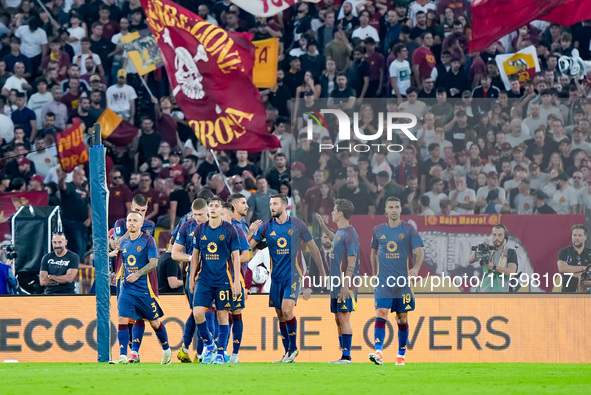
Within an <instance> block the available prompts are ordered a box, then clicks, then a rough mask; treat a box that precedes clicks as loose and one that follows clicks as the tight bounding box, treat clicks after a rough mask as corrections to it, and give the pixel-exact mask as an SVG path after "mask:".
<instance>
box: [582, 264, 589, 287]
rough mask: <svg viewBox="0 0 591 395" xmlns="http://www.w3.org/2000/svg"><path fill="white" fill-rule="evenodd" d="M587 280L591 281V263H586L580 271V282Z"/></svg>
mask: <svg viewBox="0 0 591 395" xmlns="http://www.w3.org/2000/svg"><path fill="white" fill-rule="evenodd" d="M587 281H589V282H591V265H587V266H586V267H585V270H583V271H582V272H581V280H580V282H581V283H584V282H587Z"/></svg>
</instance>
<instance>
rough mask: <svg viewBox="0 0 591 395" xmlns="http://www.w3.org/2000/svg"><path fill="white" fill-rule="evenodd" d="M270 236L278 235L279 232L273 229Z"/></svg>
mask: <svg viewBox="0 0 591 395" xmlns="http://www.w3.org/2000/svg"><path fill="white" fill-rule="evenodd" d="M269 236H277V234H276V233H275V231H273V232H271V234H270V235H269Z"/></svg>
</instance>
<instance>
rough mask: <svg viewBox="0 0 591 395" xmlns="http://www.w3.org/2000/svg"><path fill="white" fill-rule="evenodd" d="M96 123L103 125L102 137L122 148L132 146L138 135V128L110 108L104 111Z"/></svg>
mask: <svg viewBox="0 0 591 395" xmlns="http://www.w3.org/2000/svg"><path fill="white" fill-rule="evenodd" d="M96 123H100V125H101V136H102V137H103V138H104V139H105V140H108V141H109V142H110V143H113V144H115V145H117V146H120V147H124V146H127V145H129V144H131V142H132V141H133V139H134V138H135V136H137V134H138V128H136V127H135V126H133V125H132V124H131V123H129V122H127V121H126V120H124V119H123V118H121V117H120V116H119V115H117V114H116V113H115V112H113V110H111V109H109V108H106V109H105V111H103V113H102V114H101V116H100V117H99V119H98V120H97V121H96Z"/></svg>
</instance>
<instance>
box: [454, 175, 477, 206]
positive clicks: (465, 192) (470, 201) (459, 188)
mask: <svg viewBox="0 0 591 395" xmlns="http://www.w3.org/2000/svg"><path fill="white" fill-rule="evenodd" d="M454 180H455V182H456V190H455V191H452V192H450V193H449V200H450V203H451V207H452V209H453V210H454V211H455V212H457V213H458V214H474V206H475V205H476V192H474V190H473V189H468V188H467V186H466V177H465V176H456V177H455V178H454Z"/></svg>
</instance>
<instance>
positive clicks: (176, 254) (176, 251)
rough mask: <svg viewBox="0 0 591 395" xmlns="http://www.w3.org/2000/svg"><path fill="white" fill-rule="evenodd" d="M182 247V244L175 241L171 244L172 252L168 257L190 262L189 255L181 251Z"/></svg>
mask: <svg viewBox="0 0 591 395" xmlns="http://www.w3.org/2000/svg"><path fill="white" fill-rule="evenodd" d="M184 247H185V246H184V245H182V244H180V243H176V242H175V243H174V244H173V246H172V252H171V253H170V257H171V258H172V259H174V260H175V261H177V262H190V261H191V255H189V254H185V253H184V252H183V248H184Z"/></svg>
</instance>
